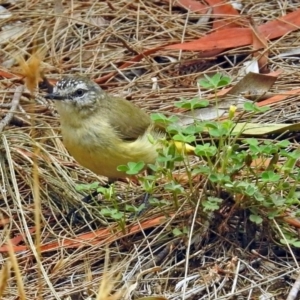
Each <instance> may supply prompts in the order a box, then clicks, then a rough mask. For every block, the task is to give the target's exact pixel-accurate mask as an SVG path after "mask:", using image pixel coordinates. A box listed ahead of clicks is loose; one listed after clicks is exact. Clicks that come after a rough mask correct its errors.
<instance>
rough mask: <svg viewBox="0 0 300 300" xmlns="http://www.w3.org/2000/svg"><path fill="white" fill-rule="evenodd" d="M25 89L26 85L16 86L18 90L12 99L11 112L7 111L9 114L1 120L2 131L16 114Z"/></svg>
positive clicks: (0, 127) (0, 128)
mask: <svg viewBox="0 0 300 300" xmlns="http://www.w3.org/2000/svg"><path fill="white" fill-rule="evenodd" d="M23 90H24V86H23V85H21V86H18V87H17V88H16V91H15V93H14V96H13V99H12V101H11V107H10V110H9V112H8V113H7V115H6V116H5V117H4V119H3V120H2V121H1V122H0V132H2V131H3V129H4V128H5V126H7V125H8V124H9V122H10V121H11V120H12V118H13V116H14V112H15V111H16V109H17V107H18V105H19V102H20V98H21V96H22V93H23Z"/></svg>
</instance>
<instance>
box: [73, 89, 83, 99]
mask: <svg viewBox="0 0 300 300" xmlns="http://www.w3.org/2000/svg"><path fill="white" fill-rule="evenodd" d="M84 93H85V90H83V89H78V90H76V91H75V96H76V97H82V96H83V95H84Z"/></svg>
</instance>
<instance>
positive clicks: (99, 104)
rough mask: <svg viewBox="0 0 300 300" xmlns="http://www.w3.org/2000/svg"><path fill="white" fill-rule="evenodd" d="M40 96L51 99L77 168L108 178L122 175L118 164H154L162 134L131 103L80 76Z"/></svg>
mask: <svg viewBox="0 0 300 300" xmlns="http://www.w3.org/2000/svg"><path fill="white" fill-rule="evenodd" d="M46 98H47V99H53V100H56V101H55V104H56V108H57V110H58V113H59V115H60V122H61V130H62V136H63V141H64V144H65V146H66V148H67V149H68V151H69V152H70V154H71V155H72V156H73V157H74V158H75V159H76V161H77V162H78V163H79V164H81V165H82V166H84V167H86V168H88V169H90V170H91V171H93V172H94V173H96V174H98V175H103V176H107V177H108V178H109V179H110V180H114V179H117V178H123V177H126V176H127V175H126V174H125V173H123V172H120V171H118V170H117V167H118V166H120V165H127V163H128V162H139V161H142V162H144V163H145V164H153V163H155V161H156V159H157V156H158V152H157V149H158V148H159V147H161V144H160V142H159V139H160V138H162V137H163V136H164V133H162V132H161V131H160V130H158V129H157V128H156V127H155V125H154V124H153V122H152V121H151V119H150V117H149V115H148V114H147V113H146V112H144V111H143V110H141V109H140V108H138V107H137V106H135V105H134V104H132V103H131V102H129V101H127V100H125V99H122V98H119V97H114V96H111V95H109V94H107V93H105V92H104V91H103V90H102V89H101V88H100V87H99V85H97V84H96V83H94V82H93V81H91V80H89V79H88V78H85V77H82V76H76V77H66V78H63V79H61V80H59V81H58V82H57V84H56V85H55V86H54V87H53V92H52V93H51V94H48V95H46ZM149 135H151V136H152V137H153V140H154V142H153V141H150V140H149ZM151 140H152V139H151ZM188 146H189V145H188ZM176 147H179V148H180V145H177V146H176ZM181 147H182V146H181ZM190 147H192V146H190ZM191 149H193V147H192V148H191ZM190 151H193V150H190Z"/></svg>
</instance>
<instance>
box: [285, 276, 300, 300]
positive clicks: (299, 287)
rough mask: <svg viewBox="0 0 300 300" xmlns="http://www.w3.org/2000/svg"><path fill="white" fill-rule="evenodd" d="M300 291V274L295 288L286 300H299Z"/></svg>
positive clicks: (294, 285)
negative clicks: (297, 299)
mask: <svg viewBox="0 0 300 300" xmlns="http://www.w3.org/2000/svg"><path fill="white" fill-rule="evenodd" d="M299 290H300V274H299V275H298V277H297V279H296V281H295V283H294V284H293V287H292V288H291V290H290V292H289V294H288V296H287V298H286V300H294V299H296V298H297V296H298V293H299Z"/></svg>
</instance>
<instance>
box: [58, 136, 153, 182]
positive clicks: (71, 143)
mask: <svg viewBox="0 0 300 300" xmlns="http://www.w3.org/2000/svg"><path fill="white" fill-rule="evenodd" d="M63 139H64V144H65V146H66V148H67V149H68V151H69V152H70V154H71V155H72V156H73V157H74V158H75V160H76V161H77V162H78V163H79V164H81V165H82V166H84V167H86V168H88V169H90V170H91V171H93V172H94V173H96V174H98V175H102V176H107V177H109V178H122V177H126V176H127V175H126V174H125V173H123V172H119V171H118V170H117V167H118V166H120V165H127V163H128V162H139V161H143V162H144V163H145V164H150V163H155V161H156V158H157V150H156V149H157V145H155V144H153V143H151V142H150V141H149V139H148V134H145V135H144V136H142V137H140V138H138V139H137V140H135V141H133V142H130V141H129V142H128V141H121V140H116V141H115V143H109V144H107V143H103V142H99V140H97V139H95V138H94V137H87V136H85V137H82V136H80V134H79V135H78V134H76V132H74V131H73V134H71V135H68V134H64V132H63ZM97 141H98V142H97Z"/></svg>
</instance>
